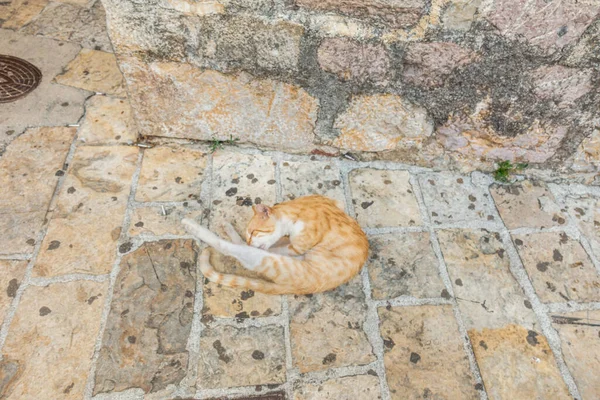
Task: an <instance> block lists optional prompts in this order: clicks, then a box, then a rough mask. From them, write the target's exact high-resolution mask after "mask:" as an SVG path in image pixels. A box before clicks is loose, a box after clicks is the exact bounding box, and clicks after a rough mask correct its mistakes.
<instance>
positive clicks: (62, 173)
mask: <svg viewBox="0 0 600 400" xmlns="http://www.w3.org/2000/svg"><path fill="white" fill-rule="evenodd" d="M64 174H65V171H62V170H60V169H59V170H58V171H56V173H55V174H54V175H55V176H63V175H64Z"/></svg>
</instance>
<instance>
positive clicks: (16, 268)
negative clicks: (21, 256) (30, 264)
mask: <svg viewBox="0 0 600 400" xmlns="http://www.w3.org/2000/svg"><path fill="white" fill-rule="evenodd" d="M26 269H27V261H20V260H0V290H1V291H0V323H1V321H4V317H5V316H6V311H7V310H8V307H10V304H11V303H12V301H13V299H14V298H15V296H16V295H17V290H18V289H19V286H21V282H23V276H24V275H25V270H26Z"/></svg>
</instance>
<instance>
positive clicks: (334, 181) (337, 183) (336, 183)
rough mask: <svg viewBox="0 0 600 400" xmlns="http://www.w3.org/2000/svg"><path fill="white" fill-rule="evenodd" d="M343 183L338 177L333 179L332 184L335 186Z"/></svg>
mask: <svg viewBox="0 0 600 400" xmlns="http://www.w3.org/2000/svg"><path fill="white" fill-rule="evenodd" d="M341 183H342V182H340V181H339V180H337V179H335V180H333V181H331V184H332V185H333V186H340V184H341Z"/></svg>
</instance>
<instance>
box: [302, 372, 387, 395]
mask: <svg viewBox="0 0 600 400" xmlns="http://www.w3.org/2000/svg"><path fill="white" fill-rule="evenodd" d="M329 399H337V400H355V399H369V400H377V399H381V389H380V388H379V379H377V377H376V376H373V375H356V376H345V377H343V378H337V379H330V380H328V381H325V382H323V383H320V384H306V385H302V386H300V387H298V388H297V389H296V391H295V392H294V400H329Z"/></svg>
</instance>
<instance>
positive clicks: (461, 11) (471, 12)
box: [442, 0, 481, 31]
mask: <svg viewBox="0 0 600 400" xmlns="http://www.w3.org/2000/svg"><path fill="white" fill-rule="evenodd" d="M480 5H481V0H455V1H452V2H451V3H450V5H449V6H448V7H447V8H446V10H445V12H444V13H443V15H442V23H443V26H444V27H445V28H448V29H456V30H459V31H467V30H469V28H470V27H471V24H472V23H473V21H474V20H475V13H476V12H477V9H478V8H479V6H480Z"/></svg>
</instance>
